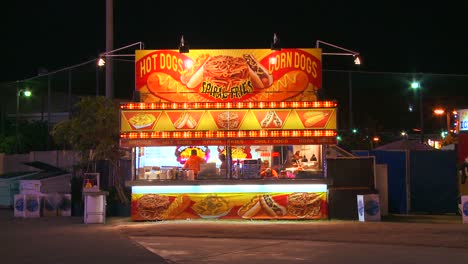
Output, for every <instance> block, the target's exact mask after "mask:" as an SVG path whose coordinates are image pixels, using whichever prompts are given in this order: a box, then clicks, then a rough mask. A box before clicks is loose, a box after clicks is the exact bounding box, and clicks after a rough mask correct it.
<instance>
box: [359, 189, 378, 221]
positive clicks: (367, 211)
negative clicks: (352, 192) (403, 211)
mask: <svg viewBox="0 0 468 264" xmlns="http://www.w3.org/2000/svg"><path fill="white" fill-rule="evenodd" d="M357 205H358V216H359V221H361V222H364V221H380V215H381V213H380V198H379V195H378V194H364V195H358V196H357Z"/></svg>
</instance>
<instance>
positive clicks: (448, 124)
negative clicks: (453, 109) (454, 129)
mask: <svg viewBox="0 0 468 264" xmlns="http://www.w3.org/2000/svg"><path fill="white" fill-rule="evenodd" d="M445 112H446V114H447V115H446V117H447V120H446V121H447V133H450V112H449V111H445Z"/></svg>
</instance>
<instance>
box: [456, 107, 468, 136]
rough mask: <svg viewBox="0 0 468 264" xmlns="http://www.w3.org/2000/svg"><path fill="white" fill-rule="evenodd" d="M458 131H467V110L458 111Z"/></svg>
mask: <svg viewBox="0 0 468 264" xmlns="http://www.w3.org/2000/svg"><path fill="white" fill-rule="evenodd" d="M458 120H459V122H458V123H459V127H458V129H459V131H468V109H461V110H458Z"/></svg>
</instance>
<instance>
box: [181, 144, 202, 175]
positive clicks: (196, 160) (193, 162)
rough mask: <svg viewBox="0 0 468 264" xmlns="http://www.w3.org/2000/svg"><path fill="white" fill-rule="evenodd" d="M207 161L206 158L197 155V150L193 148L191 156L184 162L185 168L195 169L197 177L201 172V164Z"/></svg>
mask: <svg viewBox="0 0 468 264" xmlns="http://www.w3.org/2000/svg"><path fill="white" fill-rule="evenodd" d="M202 163H206V161H205V159H203V158H202V157H200V156H198V155H197V150H196V149H192V150H191V152H190V157H189V158H188V160H187V161H186V162H185V164H184V167H183V168H184V169H186V170H193V173H194V175H195V177H196V176H197V175H198V173H199V172H200V164H202Z"/></svg>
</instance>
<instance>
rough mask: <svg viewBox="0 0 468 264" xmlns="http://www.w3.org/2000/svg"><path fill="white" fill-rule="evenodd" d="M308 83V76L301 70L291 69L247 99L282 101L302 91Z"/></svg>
mask: <svg viewBox="0 0 468 264" xmlns="http://www.w3.org/2000/svg"><path fill="white" fill-rule="evenodd" d="M308 84H309V77H308V76H307V74H306V73H305V72H303V71H291V72H288V73H286V74H284V75H283V76H282V77H281V78H279V79H278V80H275V81H274V82H273V84H272V85H271V86H270V87H268V88H265V89H264V90H262V92H261V93H258V94H256V95H255V96H252V97H251V98H250V99H249V100H248V101H283V100H286V99H290V98H292V97H294V96H297V95H298V94H300V93H302V92H303V91H304V89H306V87H307V85H308Z"/></svg>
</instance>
